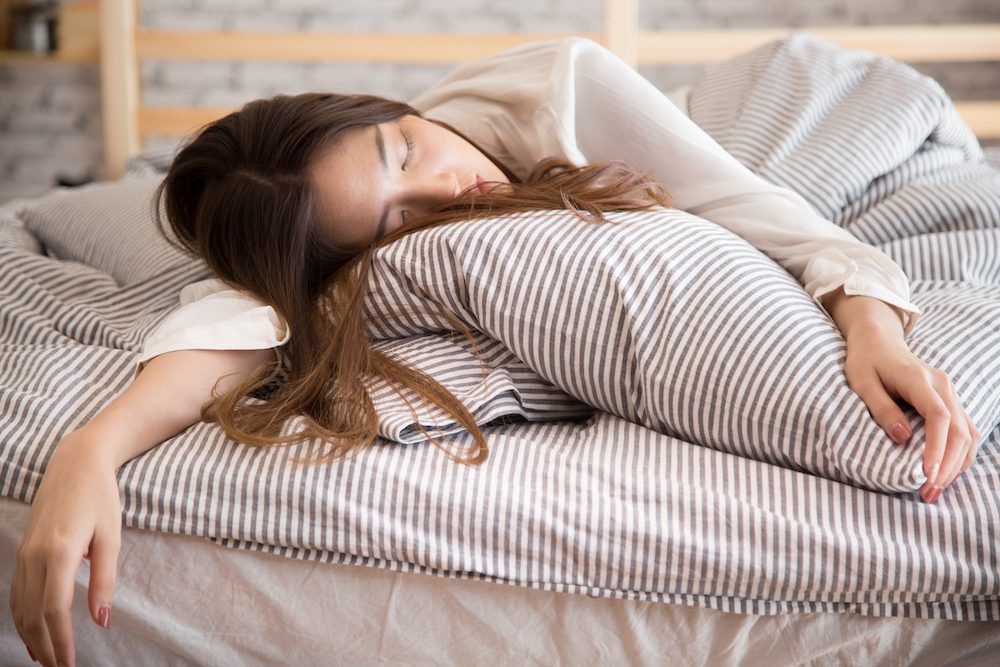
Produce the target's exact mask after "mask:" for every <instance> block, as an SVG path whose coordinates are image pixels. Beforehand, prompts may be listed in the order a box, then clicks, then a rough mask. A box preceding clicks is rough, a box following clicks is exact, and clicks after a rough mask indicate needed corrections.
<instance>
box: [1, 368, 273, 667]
mask: <svg viewBox="0 0 1000 667" xmlns="http://www.w3.org/2000/svg"><path fill="white" fill-rule="evenodd" d="M273 354H274V352H273V351H272V350H270V349H261V350H180V351H175V352H169V353H166V354H162V355H159V356H156V357H153V358H152V359H150V360H149V361H148V362H147V364H146V366H145V368H144V369H143V371H142V372H141V373H139V375H138V377H136V378H135V380H134V381H133V382H132V384H131V385H129V387H128V388H127V389H126V390H125V391H124V392H123V393H122V394H121V395H119V396H118V397H116V398H115V399H114V400H112V401H111V402H110V403H108V404H107V405H106V406H105V407H104V408H103V409H102V410H101V411H100V412H99V413H98V414H97V415H96V416H95V417H94V418H93V419H91V420H90V422H88V423H87V424H85V425H84V426H82V427H80V428H78V429H76V430H75V431H72V432H70V433H69V434H67V435H66V436H65V437H64V438H63V439H62V440H61V441H60V442H59V444H58V445H57V447H56V450H55V452H54V453H53V454H52V456H51V458H50V459H49V463H48V465H47V467H46V470H45V476H44V477H43V478H42V481H41V483H40V484H39V486H38V490H37V492H36V494H35V497H34V499H33V501H32V507H31V511H30V513H29V516H28V521H27V524H26V526H25V530H24V536H23V537H22V539H21V544H20V546H19V547H18V550H17V562H16V564H15V568H14V578H13V580H12V582H11V589H10V609H11V614H12V616H13V618H14V623H15V625H16V627H17V631H18V634H19V635H20V636H21V639H22V641H24V642H25V645H26V646H27V648H28V649H29V652H30V653H32V654H33V656H34V657H35V658H37V659H39V660H41V661H42V663H43V664H45V665H55V664H56V663H57V661H58V662H61V663H64V664H66V665H69V666H70V667H72V666H73V665H75V664H76V656H75V649H74V645H73V628H72V623H71V615H70V610H71V608H72V601H73V582H74V578H75V575H76V572H77V569H78V568H79V566H80V559H81V558H89V559H90V568H91V570H90V583H89V587H88V592H89V607H90V613H91V617H92V618H93V619H94V622H96V623H97V624H98V625H100V624H101V621H102V618H106V620H107V623H108V624H110V608H111V602H112V598H113V596H114V582H115V572H116V566H117V560H118V552H119V548H120V544H121V502H120V498H119V492H118V481H117V478H116V475H115V473H116V471H117V469H118V468H119V467H121V466H122V464H124V463H125V462H127V461H129V460H130V459H132V458H135V457H136V456H139V455H140V454H142V453H144V452H146V451H148V450H149V449H151V448H152V447H154V446H156V445H157V444H159V443H161V442H163V441H164V440H166V439H168V438H170V437H172V436H174V435H176V434H177V433H179V432H181V431H182V430H184V429H185V428H187V427H188V426H190V425H192V424H194V423H196V422H198V421H199V419H200V417H201V408H202V406H203V405H204V404H205V403H206V402H207V401H208V400H209V399H210V398H211V396H212V392H213V387H215V385H216V382H218V387H217V388H216V389H215V392H216V394H218V393H221V392H224V391H226V390H227V389H228V388H229V387H231V386H233V385H234V383H237V382H239V381H241V380H243V379H244V378H245V377H247V376H248V375H249V374H250V373H251V372H252V371H253V370H254V369H255V368H257V367H258V366H260V365H261V364H263V363H265V362H266V361H269V360H270V359H272V358H273ZM102 607H107V612H106V617H102V611H101V608H102Z"/></svg>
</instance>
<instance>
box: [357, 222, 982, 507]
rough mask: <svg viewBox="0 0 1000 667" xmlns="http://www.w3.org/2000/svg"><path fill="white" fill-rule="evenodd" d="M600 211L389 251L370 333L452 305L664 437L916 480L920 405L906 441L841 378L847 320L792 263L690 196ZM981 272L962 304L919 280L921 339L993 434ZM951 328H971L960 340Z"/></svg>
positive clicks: (569, 386) (532, 380) (425, 234)
mask: <svg viewBox="0 0 1000 667" xmlns="http://www.w3.org/2000/svg"><path fill="white" fill-rule="evenodd" d="M608 217H609V218H610V219H611V220H612V221H613V222H610V223H589V222H584V221H582V220H580V219H578V218H576V217H574V216H573V215H572V214H571V213H569V212H566V211H542V212H534V213H525V214H516V215H509V216H502V217H496V218H491V219H486V220H478V221H469V222H462V223H459V224H453V225H448V226H445V227H441V228H437V229H429V230H424V231H421V232H418V233H415V234H412V235H410V236H408V237H406V238H404V239H401V240H400V241H398V242H396V243H394V244H392V245H390V246H387V247H385V248H382V249H380V250H379V251H378V252H377V253H376V256H375V264H374V273H373V277H372V279H371V281H370V283H369V286H370V290H371V291H370V293H369V295H368V296H367V298H366V310H367V315H368V316H369V317H370V318H371V317H375V318H379V319H377V320H376V321H375V322H373V323H372V324H371V325H370V331H369V334H370V335H371V336H372V338H373V339H375V340H386V339H392V338H402V337H408V336H417V335H422V334H429V333H441V332H447V331H448V330H449V329H450V328H451V327H450V326H449V325H448V323H447V321H446V320H445V319H444V318H442V317H440V316H436V315H434V314H424V315H419V314H414V309H416V310H417V311H420V310H423V311H434V310H436V309H443V310H445V311H447V312H449V313H451V314H452V315H454V316H457V317H458V318H459V319H460V320H461V321H462V322H464V323H465V324H467V325H468V326H471V327H473V328H475V329H477V330H478V331H480V332H482V333H483V334H484V335H485V336H486V337H488V338H489V339H493V340H495V341H499V342H500V343H502V344H503V345H504V346H506V348H508V349H509V351H510V352H512V353H513V355H515V357H513V362H512V363H514V365H515V366H517V367H518V368H519V369H520V370H525V369H530V371H533V372H534V373H537V376H533V375H532V373H531V372H528V373H520V374H519V375H518V376H517V377H516V379H514V380H513V382H512V386H513V388H514V389H516V390H517V391H519V392H520V393H529V392H531V391H532V390H533V389H534V390H539V389H540V388H541V389H544V387H549V390H550V391H555V392H558V391H559V390H557V389H555V388H556V387H558V388H560V389H561V390H564V391H565V392H566V393H567V394H569V395H570V396H571V397H574V398H576V399H578V400H579V401H582V402H584V403H586V404H588V405H590V406H593V407H596V408H599V409H601V410H604V411H607V412H611V413H613V414H615V415H618V416H620V417H623V418H625V419H628V420H630V421H633V422H636V423H639V424H642V425H644V426H646V427H648V428H651V429H654V430H656V431H658V432H661V433H665V434H667V435H671V436H674V437H678V438H681V439H683V440H687V441H690V442H693V443H697V444H701V445H704V446H707V447H711V448H714V449H718V450H722V451H725V452H730V453H734V454H739V455H741V456H745V457H749V458H752V459H757V460H761V461H766V462H769V463H773V464H777V465H781V466H785V467H788V468H792V469H795V470H803V471H808V472H810V473H813V474H816V475H821V476H823V477H827V478H830V479H833V480H837V481H844V482H849V483H853V484H856V485H859V486H863V487H866V488H870V489H875V490H880V491H909V490H914V489H917V488H919V487H920V486H921V485H922V484H923V482H924V481H925V479H926V478H925V476H924V473H923V469H922V462H921V457H922V451H923V437H924V431H923V424H922V420H921V419H920V417H919V414H918V413H917V412H916V411H914V410H912V408H909V406H905V405H904V406H903V407H904V408H906V409H907V411H908V416H909V418H910V421H911V423H913V424H914V435H913V437H912V438H911V441H910V444H909V445H907V446H899V445H896V444H895V443H893V442H892V441H891V440H890V439H889V437H888V436H887V435H886V433H885V432H884V431H883V430H882V429H881V428H880V427H879V426H878V424H877V423H876V422H875V421H874V419H873V418H872V417H871V415H870V414H869V412H868V410H867V407H866V406H865V404H864V402H863V401H862V400H861V399H860V397H859V396H858V395H857V394H855V393H854V392H853V391H852V390H851V389H850V388H849V387H848V386H847V383H846V380H845V377H844V374H843V363H844V360H845V357H846V346H845V343H844V340H843V338H842V336H841V334H840V332H839V330H838V329H837V327H836V326H835V324H834V323H833V322H832V321H831V320H830V319H829V317H828V316H827V315H826V314H825V313H824V312H823V311H822V309H820V308H819V307H818V306H817V305H816V304H815V302H814V301H813V300H812V299H811V298H810V297H809V296H808V295H807V294H806V292H805V291H804V290H803V289H802V287H801V285H800V284H799V283H798V282H797V281H796V280H795V279H794V278H793V277H792V276H791V275H790V274H788V273H787V272H786V271H785V270H784V269H782V268H781V267H780V266H779V265H778V264H776V263H775V262H773V261H772V260H771V259H770V258H768V257H767V256H766V255H764V254H763V253H761V252H760V251H758V250H757V249H756V248H754V247H753V246H752V245H750V244H749V243H747V242H746V241H744V240H743V239H742V238H740V237H738V236H737V235H735V234H733V233H731V232H729V231H728V230H726V229H724V228H722V227H720V226H718V225H716V224H714V223H711V222H709V221H706V220H703V219H701V218H698V217H696V216H693V215H690V214H688V213H685V212H683V211H678V210H673V209H663V208H659V209H655V210H652V211H646V212H637V213H611V214H608ZM982 287H983V290H985V291H987V292H990V290H992V291H991V292H990V293H989V294H985V295H984V294H981V293H969V294H968V296H967V298H966V300H965V301H966V305H967V307H966V308H965V309H964V310H958V311H956V310H954V305H955V303H956V300H957V295H956V294H954V293H953V292H954V285H944V286H942V289H941V291H940V292H935V291H934V290H926V291H924V292H922V293H920V294H918V295H915V297H914V299H915V301H916V302H917V303H918V305H919V306H920V307H921V309H922V310H924V309H925V308H926V310H924V313H923V314H922V316H921V321H920V322H919V323H918V325H917V328H916V329H915V330H914V332H913V334H912V335H911V337H915V338H917V339H918V340H919V343H920V345H922V346H923V348H924V349H926V350H937V351H939V352H940V353H939V354H937V355H936V358H935V359H934V360H933V363H936V364H937V365H938V366H939V367H940V368H942V369H943V370H945V371H946V372H949V373H950V374H953V377H954V378H955V382H956V386H957V387H958V389H959V392H960V395H961V396H965V395H966V394H969V395H971V396H973V400H971V401H968V402H967V403H966V408H967V410H968V411H969V414H970V416H971V417H972V418H973V420H974V421H975V422H976V423H977V425H978V426H979V427H980V430H981V431H982V432H983V433H988V432H989V431H990V430H991V428H992V426H993V425H995V424H996V423H997V422H998V421H1000V419H998V414H1000V386H998V378H1000V372H998V371H1000V368H998V367H997V363H998V362H997V360H996V359H995V355H991V354H983V351H984V350H989V349H996V347H997V345H998V344H1000V328H998V326H997V325H996V324H995V323H996V322H1000V288H997V287H993V286H982ZM949 290H951V291H949ZM935 295H938V297H936V296H935ZM943 308H948V309H949V310H948V312H947V313H945V314H944V315H943V316H942V315H941V313H942V312H943V311H942V309H943ZM991 323H993V324H991ZM956 329H959V330H964V331H967V332H969V331H976V332H977V335H976V336H971V337H968V338H963V339H961V340H956V339H955V336H954V332H955V330H956ZM990 346H993V347H992V348H991V347H990ZM517 360H521V361H523V364H521V362H520V361H517ZM491 365H492V366H493V367H496V366H497V364H495V363H494V364H491ZM955 371H958V372H957V373H956V372H955ZM479 372H480V369H479V367H478V365H474V366H472V365H470V366H469V367H467V368H466V373H467V375H468V376H469V377H472V376H473V375H474V374H475V373H479ZM549 383H551V384H549ZM553 385H554V387H553ZM991 388H992V390H990V389H991ZM972 389H975V390H976V391H975V392H973V391H972ZM512 390H513V389H512ZM967 390H968V391H967ZM480 391H481V390H480Z"/></svg>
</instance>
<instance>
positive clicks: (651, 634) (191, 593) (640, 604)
mask: <svg viewBox="0 0 1000 667" xmlns="http://www.w3.org/2000/svg"><path fill="white" fill-rule="evenodd" d="M29 509H30V506H29V505H27V504H25V503H22V502H19V501H16V500H12V499H10V498H0V579H2V581H3V582H4V592H5V593H6V592H7V590H9V589H8V587H9V582H10V578H11V575H12V570H13V562H14V556H15V553H16V549H17V545H18V543H19V542H20V539H21V534H22V533H23V530H24V524H25V521H26V520H27V516H28V511H29ZM89 576H90V563H89V561H86V560H84V561H82V564H81V567H80V569H79V571H78V572H77V577H76V590H75V592H74V598H73V631H74V637H75V640H76V648H77V664H78V665H79V666H80V667H90V666H92V665H93V666H96V665H158V666H163V667H168V666H173V665H211V666H218V667H231V666H233V665H292V664H294V665H303V666H307V665H374V664H380V665H385V664H399V665H403V664H405V665H474V664H477V665H501V664H542V665H593V664H606V665H615V664H616V665H624V664H630V665H657V664H664V663H665V662H666V661H667V660H669V661H670V663H671V664H674V665H695V664H703V665H713V666H724V665H741V666H744V667H753V666H754V665H760V666H762V667H781V666H783V665H801V664H819V665H874V664H884V665H912V666H914V667H919V666H922V665H927V666H934V667H937V666H939V665H944V664H948V665H953V666H968V667H979V666H984V667H985V666H986V665H995V664H996V662H995V660H996V657H997V656H998V655H1000V623H997V622H990V623H969V622H960V621H942V620H924V619H905V618H894V617H889V618H876V617H871V616H862V615H858V614H853V613H840V614H834V613H801V614H786V615H778V616H747V615H741V614H729V613H726V612H721V611H717V610H714V609H706V608H699V607H685V606H680V605H672V604H664V603H658V602H647V601H641V600H620V599H612V598H591V597H587V596H584V595H573V594H567V593H557V592H551V591H540V590H532V589H527V588H523V587H520V586H505V585H502V584H495V583H491V582H485V581H478V580H462V579H443V578H440V577H435V576H428V575H423V574H417V573H404V572H388V571H385V570H381V569H376V568H369V567H364V566H357V565H341V564H336V563H318V562H315V561H303V560H297V559H293V558H286V557H283V556H276V555H272V554H267V553H261V552H253V551H242V550H236V549H226V548H223V547H220V546H218V545H216V544H214V543H212V542H210V541H208V540H205V539H202V538H199V537H192V536H186V535H175V534H169V533H159V532H150V531H143V530H137V529H134V528H127V527H126V528H125V529H124V530H123V535H122V549H121V553H120V556H119V567H118V581H117V586H116V594H115V604H114V607H113V612H112V623H111V629H110V630H104V629H102V628H99V627H98V626H97V625H96V624H95V623H94V622H93V621H92V620H91V619H90V615H89V612H88V611H87V581H88V579H89ZM0 664H2V665H5V666H7V665H9V666H11V667H13V666H16V665H32V664H35V663H32V662H31V661H30V659H29V658H28V653H27V651H26V650H25V648H24V644H23V643H22V642H21V640H20V639H19V638H18V636H17V633H16V631H15V629H14V624H13V621H12V619H11V617H10V614H9V613H5V614H3V618H2V621H0Z"/></svg>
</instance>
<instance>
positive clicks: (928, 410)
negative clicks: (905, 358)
mask: <svg viewBox="0 0 1000 667" xmlns="http://www.w3.org/2000/svg"><path fill="white" fill-rule="evenodd" d="M899 393H900V395H901V396H902V397H903V399H904V400H906V402H907V403H909V404H910V405H912V406H913V408H914V409H915V410H916V411H917V412H919V413H920V415H921V416H922V417H923V418H924V430H925V432H926V434H925V444H924V474H925V475H926V476H927V480H928V481H929V482H930V483H931V484H934V485H936V486H940V484H939V483H938V480H939V479H944V477H943V476H942V475H941V465H942V463H941V461H942V459H943V458H944V453H945V449H946V447H947V444H948V430H949V427H950V424H951V411H950V410H949V409H948V406H947V405H946V404H945V402H944V400H943V399H942V398H941V395H940V394H939V393H938V391H937V389H935V388H934V386H933V385H932V384H931V380H930V378H929V377H928V376H924V377H923V379H922V380H921V381H918V382H911V383H907V384H903V385H901V386H900V388H899Z"/></svg>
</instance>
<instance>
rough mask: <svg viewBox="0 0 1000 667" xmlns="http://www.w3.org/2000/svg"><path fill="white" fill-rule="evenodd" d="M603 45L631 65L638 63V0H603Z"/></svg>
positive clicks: (634, 65) (635, 65)
mask: <svg viewBox="0 0 1000 667" xmlns="http://www.w3.org/2000/svg"><path fill="white" fill-rule="evenodd" d="M601 35H602V40H603V41H604V46H605V48H607V49H608V50H609V51H611V52H612V53H614V54H615V55H616V56H618V57H619V58H621V59H622V60H624V61H625V62H627V63H628V64H629V65H631V66H632V67H637V66H638V65H639V2H638V0H604V22H603V25H602V27H601Z"/></svg>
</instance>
